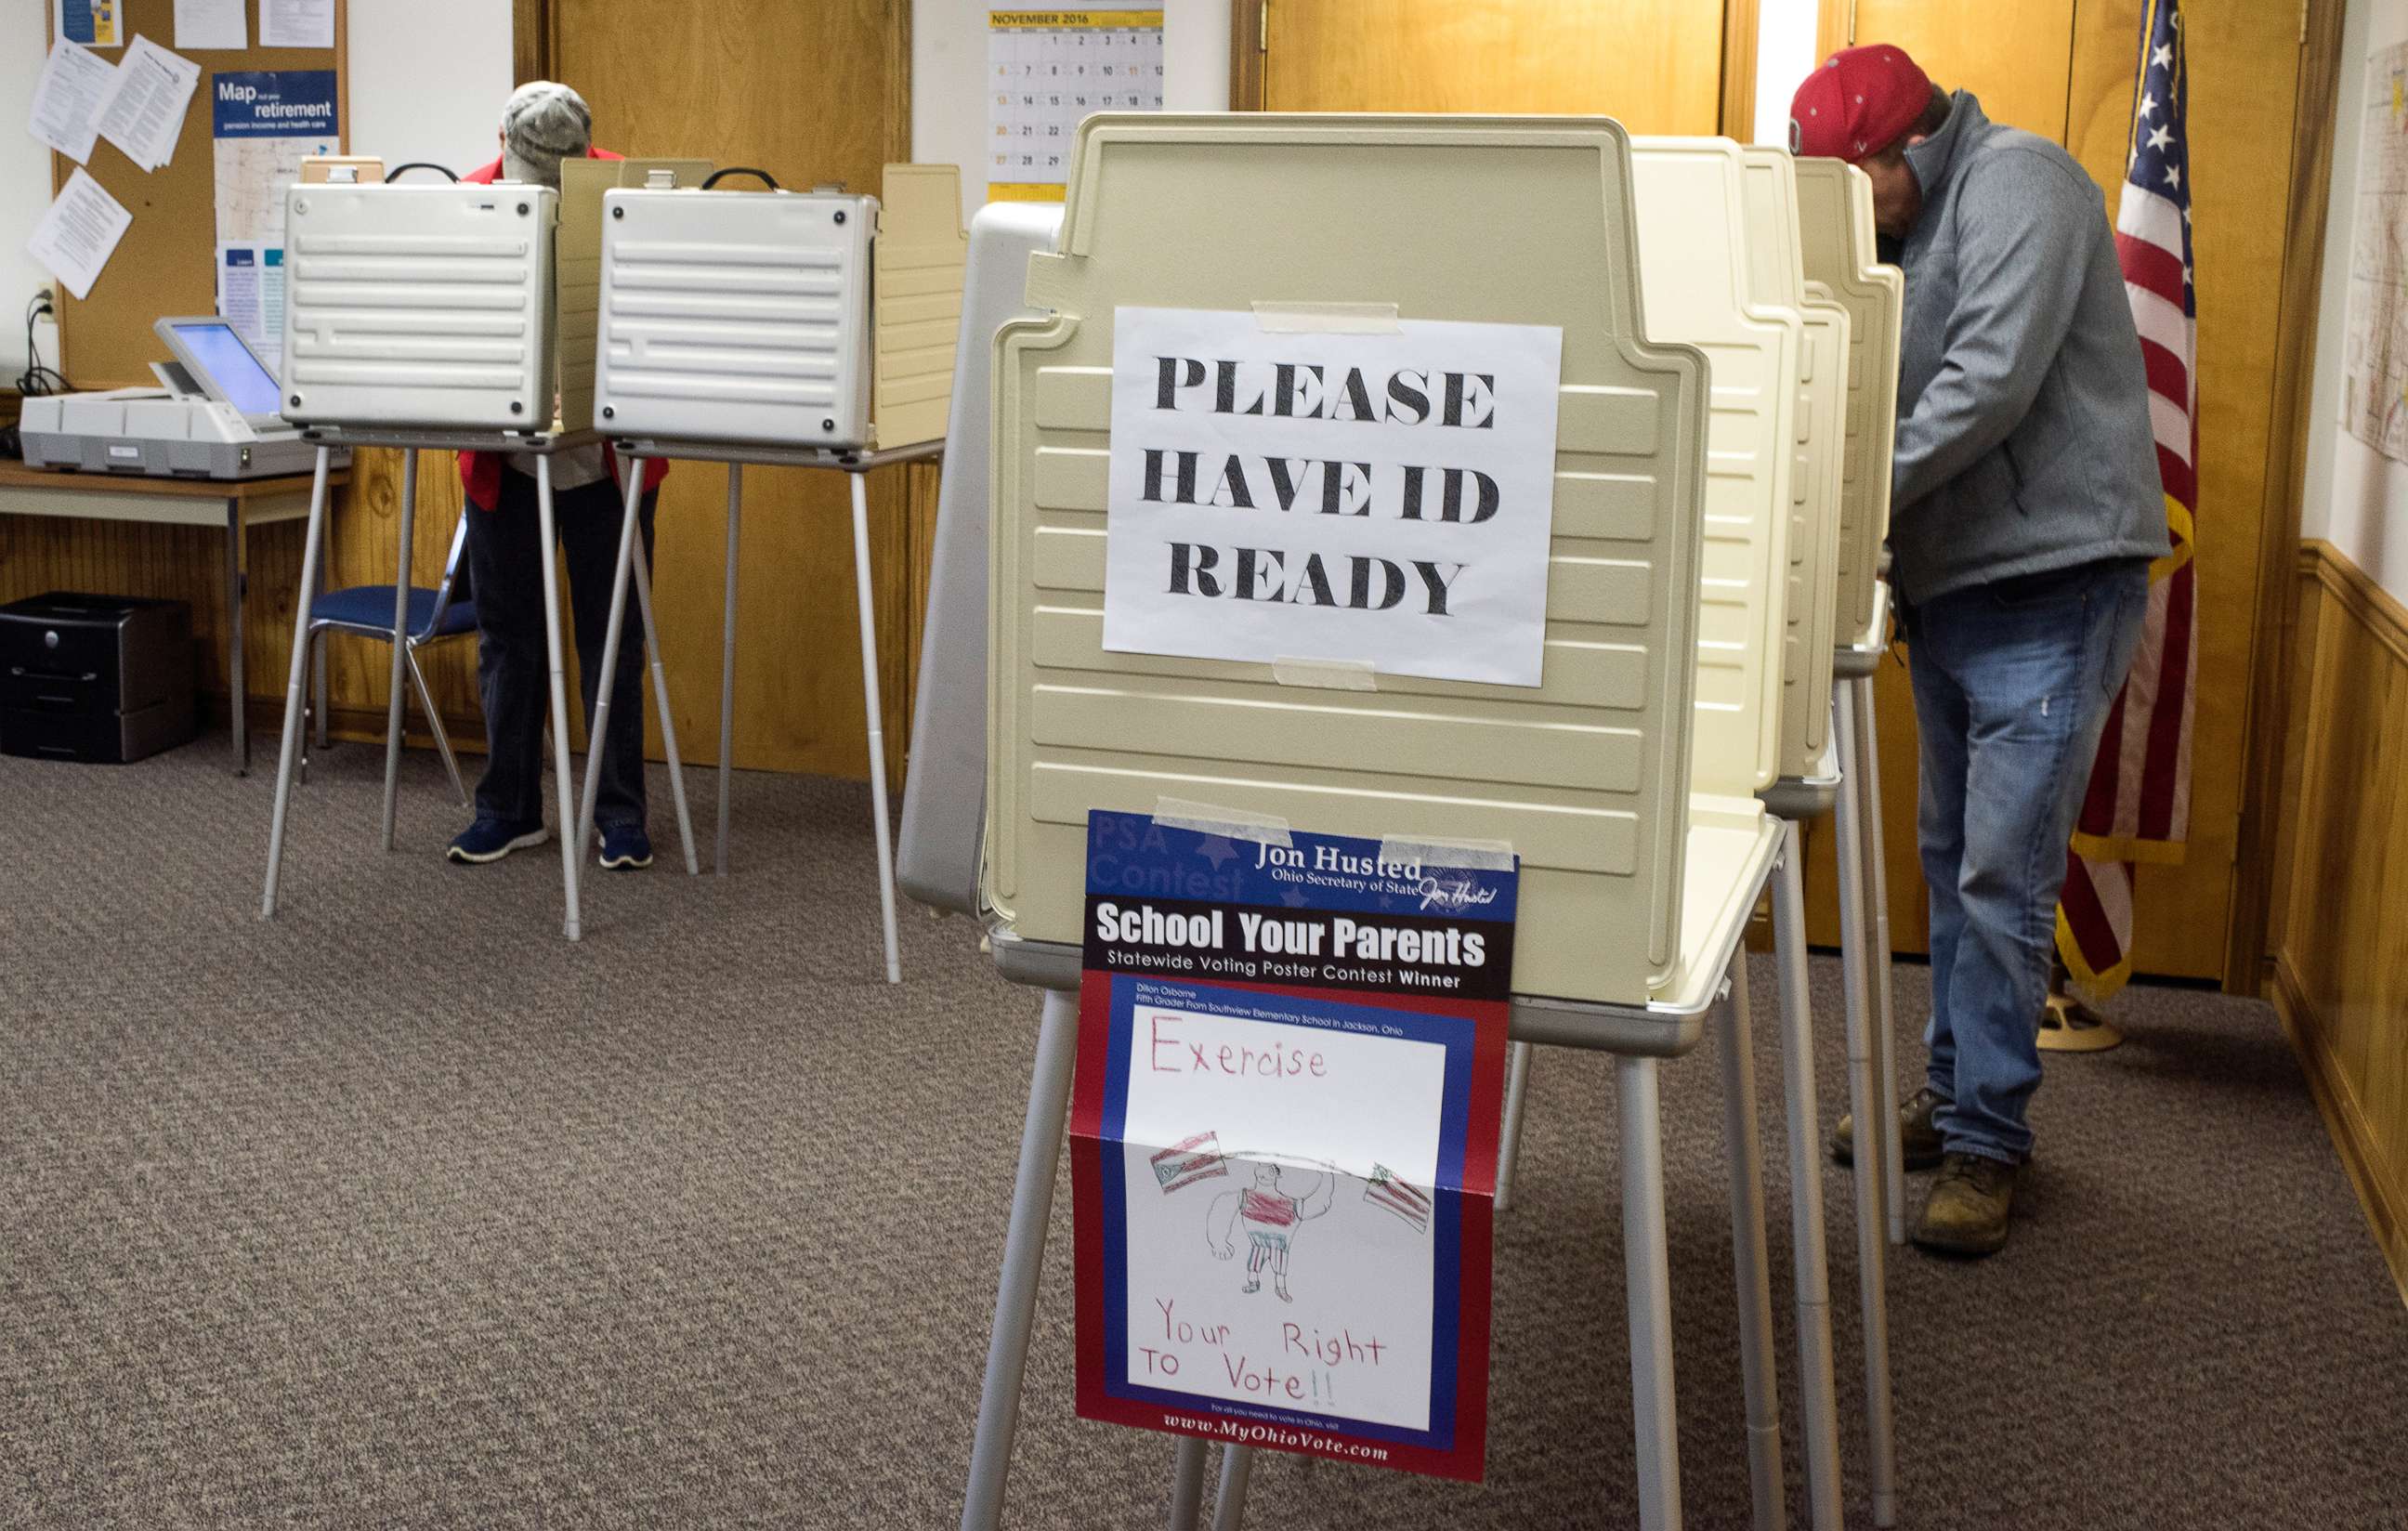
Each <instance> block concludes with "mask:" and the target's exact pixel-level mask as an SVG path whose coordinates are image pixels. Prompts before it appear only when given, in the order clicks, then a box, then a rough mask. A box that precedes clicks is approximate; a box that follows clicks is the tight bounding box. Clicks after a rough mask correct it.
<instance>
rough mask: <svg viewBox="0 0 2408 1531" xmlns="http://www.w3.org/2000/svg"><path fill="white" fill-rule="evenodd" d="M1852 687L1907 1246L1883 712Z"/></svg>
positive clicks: (1867, 689) (1900, 1236) (1891, 1122)
mask: <svg viewBox="0 0 2408 1531" xmlns="http://www.w3.org/2000/svg"><path fill="white" fill-rule="evenodd" d="M1849 683H1850V684H1851V685H1854V686H1855V687H1856V732H1857V734H1858V736H1859V737H1858V739H1857V742H1856V759H1857V761H1858V762H1859V763H1860V764H1861V765H1862V766H1863V768H1864V779H1865V786H1864V793H1865V797H1864V802H1865V817H1864V826H1865V830H1864V845H1865V875H1866V879H1867V885H1868V887H1869V888H1870V889H1871V894H1870V899H1869V902H1870V903H1871V907H1872V917H1873V930H1872V936H1873V938H1872V946H1871V951H1870V952H1868V953H1867V956H1868V957H1869V958H1870V959H1871V962H1872V965H1873V970H1872V997H1873V1061H1874V1063H1875V1064H1876V1065H1877V1066H1879V1068H1880V1070H1881V1073H1880V1080H1881V1099H1882V1102H1883V1105H1884V1106H1885V1108H1887V1109H1884V1110H1883V1112H1882V1115H1881V1123H1882V1138H1881V1140H1882V1180H1883V1184H1884V1186H1885V1189H1886V1190H1887V1191H1888V1193H1889V1241H1890V1242H1891V1243H1892V1244H1894V1245H1902V1244H1904V1243H1905V1242H1906V1149H1905V1145H1904V1143H1903V1141H1902V1140H1901V1139H1900V1138H1899V1127H1898V1112H1897V1110H1896V1109H1894V1108H1895V1107H1896V1105H1897V1101H1898V1024H1897V1011H1896V1008H1895V1004H1894V1000H1893V995H1892V993H1891V991H1892V984H1891V981H1890V945H1889V866H1888V863H1887V861H1886V859H1885V856H1884V854H1883V846H1882V838H1883V831H1882V789H1881V714H1880V711H1879V709H1878V708H1876V707H1875V706H1874V705H1873V678H1872V677H1871V676H1870V675H1867V676H1862V677H1859V678H1857V679H1856V680H1851V681H1850V682H1849Z"/></svg>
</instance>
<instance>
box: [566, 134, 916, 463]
mask: <svg viewBox="0 0 2408 1531" xmlns="http://www.w3.org/2000/svg"><path fill="white" fill-rule="evenodd" d="M754 173H755V172H738V171H727V170H723V171H718V172H714V173H713V174H712V175H711V176H710V178H709V179H706V180H705V181H704V182H703V184H702V185H701V186H699V187H676V186H672V185H668V184H663V185H660V186H644V187H634V188H621V189H619V190H617V191H611V192H607V193H603V197H602V205H603V222H602V298H601V321H600V326H599V328H600V332H601V337H600V346H599V349H598V350H597V351H596V353H595V374H594V405H595V419H596V420H598V421H600V422H602V423H603V424H604V425H605V426H606V427H607V428H608V429H609V431H611V432H612V433H613V434H614V435H624V436H663V437H667V438H668V439H671V440H701V441H724V442H730V443H735V442H753V443H757V444H760V445H765V446H781V447H830V448H858V447H862V446H865V445H867V443H868V440H869V351H870V334H869V287H870V271H869V252H870V239H871V236H872V235H873V234H874V233H875V232H876V230H877V227H878V199H877V198H876V197H871V196H853V195H847V194H845V193H838V192H826V193H796V192H788V191H782V190H777V189H772V190H770V191H768V192H767V193H757V194H750V195H736V194H732V193H731V194H725V195H720V194H714V193H712V191H711V185H712V183H713V182H715V181H717V180H718V179H720V177H722V176H725V175H730V174H754ZM662 179H663V180H664V181H665V182H666V181H667V179H668V178H667V177H664V178H662Z"/></svg>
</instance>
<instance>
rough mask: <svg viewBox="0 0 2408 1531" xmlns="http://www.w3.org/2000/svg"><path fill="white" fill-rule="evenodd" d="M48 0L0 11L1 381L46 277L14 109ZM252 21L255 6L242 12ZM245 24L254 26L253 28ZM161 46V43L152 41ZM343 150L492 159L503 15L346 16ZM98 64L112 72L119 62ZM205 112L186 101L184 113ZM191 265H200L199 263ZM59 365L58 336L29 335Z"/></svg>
mask: <svg viewBox="0 0 2408 1531" xmlns="http://www.w3.org/2000/svg"><path fill="white" fill-rule="evenodd" d="M47 4H48V0H0V101H7V102H8V103H10V105H9V107H7V117H6V119H5V120H0V381H5V382H13V381H15V379H16V377H17V375H18V374H19V373H20V372H22V371H23V370H24V367H25V327H24V324H23V323H22V320H21V318H20V316H21V315H22V313H23V312H24V306H25V301H26V299H28V298H30V297H31V296H32V295H33V293H34V292H35V290H36V289H37V288H41V287H47V286H49V285H50V273H49V272H48V271H46V270H44V269H43V268H42V267H41V265H39V264H38V263H36V261H35V260H34V258H33V257H32V256H30V255H28V254H26V253H25V241H26V240H27V239H28V238H30V237H31V236H32V235H33V232H34V224H35V223H36V222H37V221H38V220H39V219H40V218H41V216H42V212H43V209H44V208H46V207H49V206H50V151H49V150H46V149H44V148H43V147H42V146H41V144H40V143H38V142H36V140H35V138H34V136H33V135H31V134H30V133H27V132H26V131H25V125H24V108H23V107H22V105H21V104H22V103H30V102H31V101H32V100H33V98H34V86H35V83H36V81H37V80H38V79H40V78H41V73H42V59H43V55H44V48H43V42H42V38H43V36H44V21H43V14H42V13H43V7H45V6H46V5H47ZM245 8H246V9H247V10H248V11H249V12H250V13H251V14H252V15H253V16H254V17H255V16H256V14H257V11H258V7H256V6H255V5H252V6H247V7H245ZM255 25H256V23H255V22H254V26H255ZM153 40H154V41H160V42H168V41H172V40H173V38H172V37H167V38H154V39H153ZM350 41H351V48H350V54H351V71H350V72H351V151H352V152H353V153H355V154H381V155H383V156H384V159H385V163H386V164H388V165H397V164H400V163H403V162H405V161H409V160H433V161H435V162H436V163H437V164H440V165H451V166H452V168H453V169H456V170H466V169H469V168H472V167H474V166H476V165H482V164H483V163H484V162H485V161H487V160H490V159H492V158H493V157H494V155H495V153H496V152H498V150H496V149H495V142H494V133H495V127H496V125H497V124H498V123H499V122H500V121H501V115H502V102H503V101H504V100H505V99H507V98H508V97H509V93H510V7H508V6H506V5H502V4H499V3H498V0H409V3H408V4H406V5H405V4H401V3H399V0H370V3H361V4H354V5H353V6H351V36H350ZM117 56H118V55H117V54H116V53H114V52H111V53H109V54H108V57H109V58H110V59H111V61H112V62H113V61H114V60H115V59H116V57H117ZM191 109H192V110H194V111H207V110H208V102H207V100H206V99H205V98H203V97H202V96H200V95H199V94H198V93H195V94H194V96H193V106H192V107H191ZM199 258H200V259H203V260H207V259H208V256H207V254H206V252H204V253H203V254H202V255H201V256H200V257H199ZM36 343H37V344H39V345H40V347H41V351H42V355H43V357H44V359H46V360H47V361H49V362H50V365H53V366H56V365H58V360H59V351H58V336H57V332H56V331H54V330H50V329H48V328H45V329H43V330H41V331H39V332H37V333H36Z"/></svg>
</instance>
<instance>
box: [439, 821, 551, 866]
mask: <svg viewBox="0 0 2408 1531" xmlns="http://www.w3.org/2000/svg"><path fill="white" fill-rule="evenodd" d="M550 838H552V831H551V830H549V829H547V828H545V827H544V824H543V821H542V820H540V819H538V820H535V821H534V822H532V823H510V822H509V821H508V820H506V819H479V820H478V821H477V822H476V823H473V824H470V825H469V826H468V827H467V828H466V829H464V830H462V831H460V833H459V835H458V836H457V837H454V838H453V839H452V844H451V845H450V846H449V847H448V848H446V849H445V851H444V852H443V854H444V855H445V856H446V857H447V858H449V859H451V860H452V861H457V862H465V863H466V864H467V865H469V866H484V865H485V864H486V863H487V862H489V861H499V860H501V859H502V858H503V857H504V856H507V855H509V853H510V852H511V851H523V850H525V849H526V848H527V847H529V846H531V845H541V844H542V843H543V842H544V841H546V840H548V839H550Z"/></svg>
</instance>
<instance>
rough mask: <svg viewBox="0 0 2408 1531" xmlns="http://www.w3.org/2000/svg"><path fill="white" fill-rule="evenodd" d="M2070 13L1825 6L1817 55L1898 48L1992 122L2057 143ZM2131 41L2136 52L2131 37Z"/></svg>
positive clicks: (1868, 0) (1831, 0) (2064, 6)
mask: <svg viewBox="0 0 2408 1531" xmlns="http://www.w3.org/2000/svg"><path fill="white" fill-rule="evenodd" d="M2073 13H2074V0H2016V3H2015V4H2014V5H2011V6H2002V5H2000V4H1999V3H1998V0H1823V15H1822V25H1821V26H1820V28H1819V29H1818V31H1817V38H1816V40H1817V41H1818V42H1819V43H1820V45H1821V46H1820V48H1819V50H1818V57H1820V58H1828V57H1830V56H1831V55H1832V54H1833V53H1835V52H1837V51H1839V50H1841V49H1842V48H1846V47H1848V46H1850V44H1852V43H1876V42H1885V43H1896V44H1897V45H1898V46H1899V47H1900V48H1903V49H1905V50H1907V52H1908V53H1910V54H1912V55H1913V56H1914V62H1915V63H1917V64H1921V65H1923V68H1924V72H1925V73H1926V74H1928V75H1929V76H1930V77H1931V81H1932V83H1933V84H1935V85H1938V86H1941V87H1942V89H1945V90H1956V89H1958V88H1959V87H1962V88H1963V89H1966V90H1970V91H1971V92H1972V93H1974V94H1975V95H1978V96H1980V97H1981V98H1982V109H1983V110H1984V111H1986V112H1988V113H1989V114H1990V118H1991V120H1992V121H1993V122H2011V123H2013V124H2014V126H2016V127H2019V128H2028V129H2029V130H2030V131H2032V132H2034V133H2037V134H2039V135H2040V136H2042V137H2043V138H2055V139H2057V140H2058V141H2059V142H2062V141H2063V140H2064V137H2065V103H2066V99H2067V89H2068V85H2069V82H2070V80H2071V56H2070V55H2071V50H2070V49H2069V48H2068V46H2067V43H2068V39H2069V38H2071V36H2073ZM1852 24H1853V27H1854V33H1853V35H1851V31H1850V28H1851V25H1852ZM2133 25H2134V27H2135V28H2137V27H2138V26H2139V25H2140V23H2139V22H2138V21H2135V22H2134V23H2133ZM2130 40H2131V41H2132V43H2133V44H2134V46H2135V47H2136V48H2137V47H2138V45H2139V34H2138V32H2137V31H2136V32H2135V33H2134V36H2133V37H2132V38H2131V39H2130ZM2127 62H2129V61H2127ZM2125 78H2126V79H2129V78H2130V75H2129V72H2128V71H2127V74H2126V77H2125Z"/></svg>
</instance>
